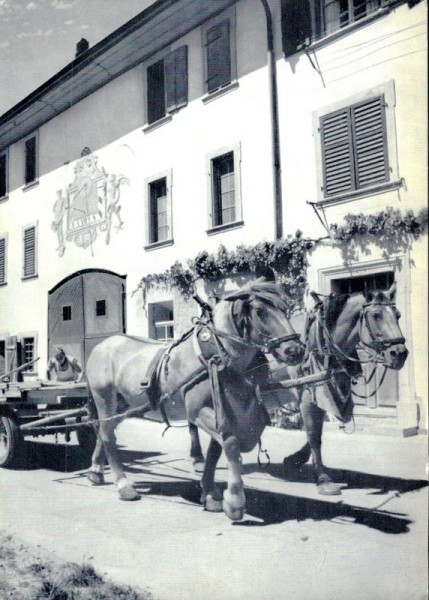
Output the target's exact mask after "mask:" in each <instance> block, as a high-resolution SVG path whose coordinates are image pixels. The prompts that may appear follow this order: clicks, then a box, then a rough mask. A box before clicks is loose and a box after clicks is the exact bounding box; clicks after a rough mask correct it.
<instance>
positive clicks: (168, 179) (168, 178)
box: [144, 169, 174, 250]
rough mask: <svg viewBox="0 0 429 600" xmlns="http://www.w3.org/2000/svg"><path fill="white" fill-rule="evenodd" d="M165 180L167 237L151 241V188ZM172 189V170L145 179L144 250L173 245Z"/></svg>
mask: <svg viewBox="0 0 429 600" xmlns="http://www.w3.org/2000/svg"><path fill="white" fill-rule="evenodd" d="M162 179H165V184H166V203H167V207H166V208H167V211H166V212H167V224H168V228H169V236H168V238H167V239H165V240H156V241H152V240H153V236H152V230H153V223H152V186H153V185H154V184H155V183H157V182H158V181H160V180H162ZM172 188H173V170H172V169H167V170H165V171H161V172H159V173H157V174H156V175H153V176H151V177H147V178H146V179H145V216H146V244H145V246H144V249H145V250H154V249H156V248H162V247H164V246H170V245H172V244H173V243H174V238H173V205H172V196H173V192H172Z"/></svg>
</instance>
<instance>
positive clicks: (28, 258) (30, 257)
mask: <svg viewBox="0 0 429 600" xmlns="http://www.w3.org/2000/svg"><path fill="white" fill-rule="evenodd" d="M35 273H36V228H35V227H29V228H28V229H26V230H25V232H24V277H28V276H30V275H34V274H35Z"/></svg>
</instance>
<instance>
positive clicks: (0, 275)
mask: <svg viewBox="0 0 429 600" xmlns="http://www.w3.org/2000/svg"><path fill="white" fill-rule="evenodd" d="M4 283H6V238H0V285H1V284H4Z"/></svg>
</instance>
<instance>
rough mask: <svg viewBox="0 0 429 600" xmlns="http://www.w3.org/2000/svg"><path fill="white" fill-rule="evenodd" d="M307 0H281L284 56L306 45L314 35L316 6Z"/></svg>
mask: <svg viewBox="0 0 429 600" xmlns="http://www.w3.org/2000/svg"><path fill="white" fill-rule="evenodd" d="M315 4H316V3H315V2H312V3H311V4H310V2H309V0H282V2H281V24H282V42H283V52H284V53H285V56H291V55H292V54H295V52H298V50H300V49H302V48H304V47H305V46H308V45H309V44H310V42H311V40H312V39H313V38H314V37H315V36H316V29H315V27H316V23H315V19H316V7H315Z"/></svg>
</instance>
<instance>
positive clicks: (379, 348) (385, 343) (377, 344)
mask: <svg viewBox="0 0 429 600" xmlns="http://www.w3.org/2000/svg"><path fill="white" fill-rule="evenodd" d="M370 306H391V307H393V308H394V309H395V310H396V316H397V318H398V319H399V317H400V316H401V315H400V312H399V311H398V310H397V309H396V305H395V303H394V302H376V303H374V302H367V303H366V304H364V305H363V306H362V310H361V312H360V317H359V318H360V330H361V332H362V327H363V325H364V324H365V325H366V328H367V330H368V333H369V336H370V338H371V344H367V343H366V342H364V341H363V339H362V333H361V334H360V336H359V337H360V341H361V342H362V344H364V345H365V346H368V347H369V348H373V349H374V350H375V351H376V352H378V353H381V352H383V350H387V349H388V348H390V347H391V346H396V345H397V344H405V338H404V337H403V336H400V337H396V338H381V335H380V334H377V333H375V332H374V329H373V327H372V326H371V321H370V317H369V314H368V308H369V307H370ZM380 338H381V339H380Z"/></svg>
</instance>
